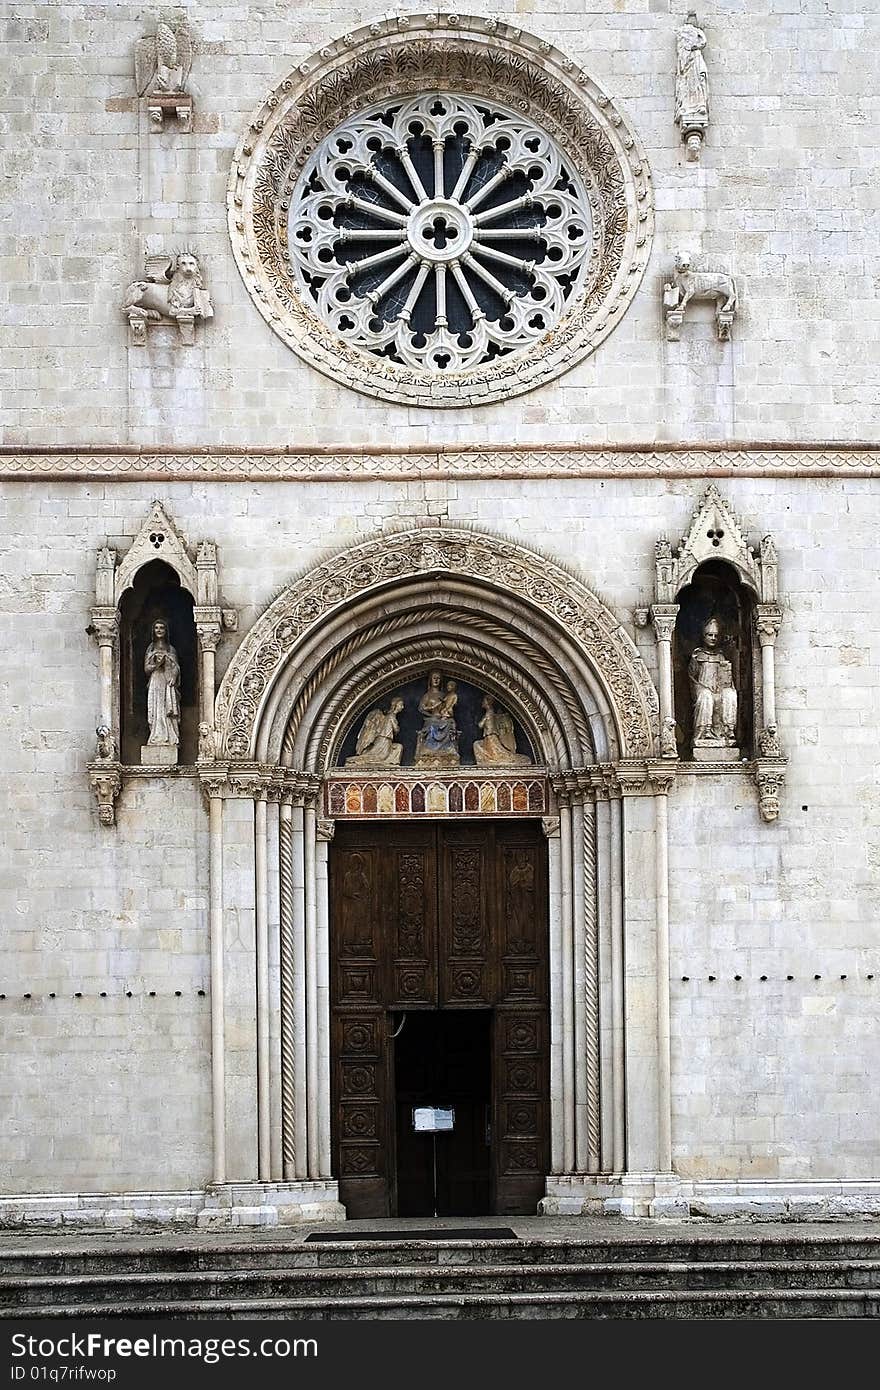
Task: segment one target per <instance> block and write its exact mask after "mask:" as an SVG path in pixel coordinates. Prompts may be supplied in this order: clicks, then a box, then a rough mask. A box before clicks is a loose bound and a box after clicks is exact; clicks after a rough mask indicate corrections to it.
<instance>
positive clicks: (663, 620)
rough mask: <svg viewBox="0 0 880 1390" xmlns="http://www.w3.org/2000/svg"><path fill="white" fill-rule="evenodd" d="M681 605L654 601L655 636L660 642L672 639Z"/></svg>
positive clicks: (652, 615)
mask: <svg viewBox="0 0 880 1390" xmlns="http://www.w3.org/2000/svg"><path fill="white" fill-rule="evenodd" d="M679 606H680V605H679V604H677V603H652V605H651V621H652V623H653V624H654V636H655V637H656V639H657V641H658V642H671V641H672V634H673V633H674V631H675V620H676V618H677V617H678V610H679Z"/></svg>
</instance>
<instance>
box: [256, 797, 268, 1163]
mask: <svg viewBox="0 0 880 1390" xmlns="http://www.w3.org/2000/svg"><path fill="white" fill-rule="evenodd" d="M266 812H267V806H266V801H265V799H264V798H263V797H260V798H259V799H258V800H257V801H256V803H255V805H254V872H255V878H256V884H255V889H256V892H255V905H256V946H257V1173H258V1176H259V1179H260V1181H261V1182H269V1180H270V1178H271V1162H272V1160H271V1142H270V1136H271V1106H270V1100H269V881H268V875H267V849H268V846H267V814H266Z"/></svg>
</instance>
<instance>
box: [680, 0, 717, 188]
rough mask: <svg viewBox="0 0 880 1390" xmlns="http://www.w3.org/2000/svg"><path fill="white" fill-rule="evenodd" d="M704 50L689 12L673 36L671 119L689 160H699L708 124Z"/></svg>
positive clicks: (694, 16)
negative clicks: (673, 107)
mask: <svg viewBox="0 0 880 1390" xmlns="http://www.w3.org/2000/svg"><path fill="white" fill-rule="evenodd" d="M705 47H706V35H705V34H704V33H703V30H702V29H701V28H700V27H699V25H698V24H697V16H696V14H695V13H694V12H693V10H691V12H690V13H689V14H688V17H687V19H686V20H685V22H684V24H682V26H681V28H680V29H679V30H678V32H677V34H676V36H675V51H676V58H677V71H676V76H675V120H676V124H677V125H678V127H679V129H680V130H681V138H682V140H684V142H685V148H686V151H687V158H688V159H689V160H690V161H693V160H696V159H699V157H700V150H701V148H702V144H703V136H704V133H705V130H706V127H707V126H708V124H709V71H708V69H707V67H706V60H705V58H704V57H703V49H704V48H705Z"/></svg>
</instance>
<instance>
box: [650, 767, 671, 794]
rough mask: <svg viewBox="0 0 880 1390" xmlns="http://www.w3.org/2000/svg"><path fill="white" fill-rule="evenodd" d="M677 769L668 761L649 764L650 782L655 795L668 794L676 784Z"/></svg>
mask: <svg viewBox="0 0 880 1390" xmlns="http://www.w3.org/2000/svg"><path fill="white" fill-rule="evenodd" d="M676 771H677V769H676V768H674V767H670V766H669V764H668V763H649V764H648V783H649V785H650V788H651V791H652V792H653V793H654V795H655V796H668V795H669V793H670V792H671V791H672V789H673V787H674V786H675V778H676Z"/></svg>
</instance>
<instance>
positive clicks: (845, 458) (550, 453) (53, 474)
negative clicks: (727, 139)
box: [0, 445, 880, 482]
mask: <svg viewBox="0 0 880 1390" xmlns="http://www.w3.org/2000/svg"><path fill="white" fill-rule="evenodd" d="M692 477H698V478H706V477H715V478H723V477H762V478H763V477H770V478H772V477H778V478H797V477H804V478H832V477H849V478H876V477H880V447H874V446H852V447H849V446H829V447H823V448H810V449H802V448H776V447H763V446H759V445H755V446H744V447H732V448H729V449H725V448H718V449H715V448H711V449H710V448H705V447H702V446H701V447H699V448H694V449H682V448H668V449H654V448H632V449H629V448H618V447H610V448H604V449H578V448H565V447H563V448H534V449H528V448H518V449H506V448H493V449H476V448H474V449H467V448H464V449H449V450H445V449H438V450H431V451H424V452H422V451H418V452H410V451H409V450H406V449H393V448H390V449H388V450H383V451H371V452H365V451H362V450H345V449H337V450H332V451H330V452H325V451H322V450H314V451H302V452H289V451H286V450H272V449H266V450H259V449H257V450H242V451H236V450H228V451H227V450H223V449H215V450H209V449H192V450H187V449H180V450H174V451H166V450H161V449H144V450H136V449H135V450H125V451H119V452H116V451H113V450H108V449H76V450H69V451H68V450H60V449H59V450H56V449H25V450H20V449H0V478H2V479H5V480H15V479H17V478H21V479H31V478H45V479H83V480H86V481H89V480H95V479H101V480H110V481H112V480H114V479H118V480H119V481H123V482H124V481H130V480H142V481H145V482H153V481H156V482H162V481H168V482H173V481H175V480H177V481H181V480H189V479H215V480H217V481H218V482H223V481H230V482H238V481H260V480H265V481H267V482H273V481H274V482H279V481H281V482H283V481H291V482H312V481H322V482H332V481H340V480H345V479H348V478H359V479H387V480H390V481H394V480H398V479H418V478H436V479H442V478H692Z"/></svg>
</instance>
